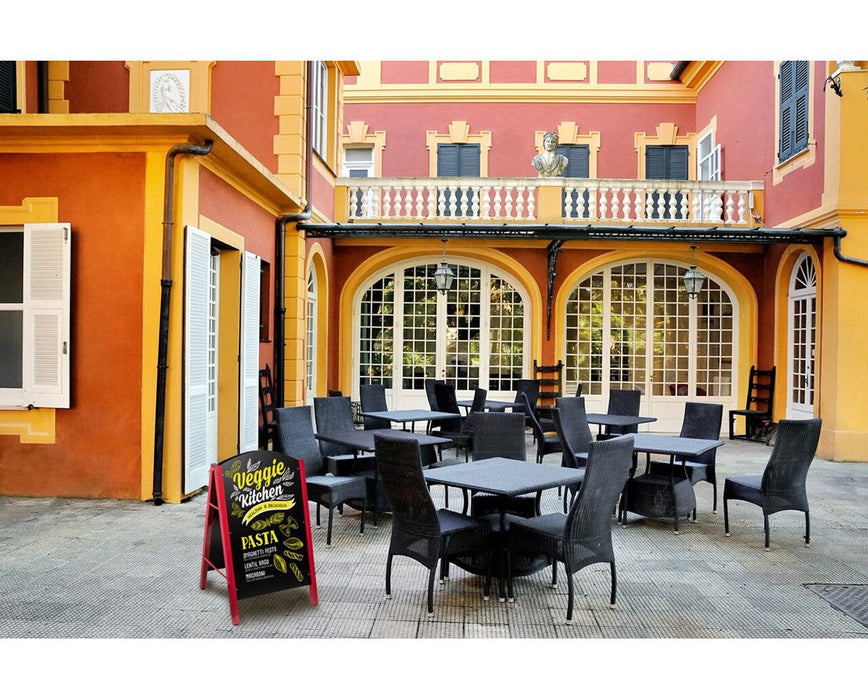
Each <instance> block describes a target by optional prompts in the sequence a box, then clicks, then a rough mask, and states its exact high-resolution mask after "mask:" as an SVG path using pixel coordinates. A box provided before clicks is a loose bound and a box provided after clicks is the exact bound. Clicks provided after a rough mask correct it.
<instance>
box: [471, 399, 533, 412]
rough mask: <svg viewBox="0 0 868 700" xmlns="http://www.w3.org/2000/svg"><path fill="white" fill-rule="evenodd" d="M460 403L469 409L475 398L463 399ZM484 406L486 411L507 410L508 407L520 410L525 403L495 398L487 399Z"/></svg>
mask: <svg viewBox="0 0 868 700" xmlns="http://www.w3.org/2000/svg"><path fill="white" fill-rule="evenodd" d="M458 405H459V406H461V407H462V408H466V409H467V410H468V411H469V410H470V409H471V408H472V407H473V399H462V400H461V401H458ZM482 408H483V410H484V411H505V410H506V409H507V408H508V409H510V410H512V411H520V410H521V409H522V408H524V404H521V403H516V402H515V401H496V400H495V399H486V400H485V405H484V406H483V407H482Z"/></svg>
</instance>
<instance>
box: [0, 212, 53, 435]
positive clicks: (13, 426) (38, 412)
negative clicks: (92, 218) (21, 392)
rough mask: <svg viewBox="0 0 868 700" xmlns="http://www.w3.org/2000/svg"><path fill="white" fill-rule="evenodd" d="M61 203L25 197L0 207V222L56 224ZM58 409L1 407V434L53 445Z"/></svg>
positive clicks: (15, 224) (3, 224) (8, 224)
mask: <svg viewBox="0 0 868 700" xmlns="http://www.w3.org/2000/svg"><path fill="white" fill-rule="evenodd" d="M59 206H60V202H59V200H58V198H57V197H25V198H24V199H22V200H21V205H20V206H2V207H0V226H23V225H24V224H40V223H42V224H56V223H57V212H58V209H59ZM56 410H57V409H54V408H34V409H31V410H27V409H11V410H5V409H3V410H0V435H18V439H19V441H20V442H21V443H24V444H27V443H34V444H47V445H53V444H55V443H56V442H57V432H56V423H55V421H56V415H57V414H56Z"/></svg>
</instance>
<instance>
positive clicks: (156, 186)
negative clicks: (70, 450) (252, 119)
mask: <svg viewBox="0 0 868 700" xmlns="http://www.w3.org/2000/svg"><path fill="white" fill-rule="evenodd" d="M165 159H166V151H165V150H153V151H148V152H147V153H146V154H145V181H144V222H143V223H144V240H143V241H142V369H141V372H142V403H141V421H142V430H141V453H142V464H141V494H140V497H141V500H143V501H146V500H149V499H150V498H153V491H154V470H153V465H154V431H155V416H154V410H155V406H156V395H157V350H158V345H159V335H160V322H159V320H160V293H161V286H160V279H161V277H162V250H163V182H164V180H165V170H166V166H165V162H166V160H165ZM176 228H177V227H176ZM174 289H175V290H177V285H175V286H174ZM174 294H177V291H174ZM163 455H164V457H163V459H164V466H165V464H166V457H165V455H166V453H165V451H164V453H163Z"/></svg>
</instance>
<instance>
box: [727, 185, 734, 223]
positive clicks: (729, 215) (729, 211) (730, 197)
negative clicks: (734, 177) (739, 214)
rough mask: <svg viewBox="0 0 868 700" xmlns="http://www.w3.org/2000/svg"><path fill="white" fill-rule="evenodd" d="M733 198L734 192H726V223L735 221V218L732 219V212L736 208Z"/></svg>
mask: <svg viewBox="0 0 868 700" xmlns="http://www.w3.org/2000/svg"><path fill="white" fill-rule="evenodd" d="M732 200H733V193H732V192H727V193H726V223H728V224H731V223H733V220H732V212H733V209H734V208H735V207H734V205H733V201H732Z"/></svg>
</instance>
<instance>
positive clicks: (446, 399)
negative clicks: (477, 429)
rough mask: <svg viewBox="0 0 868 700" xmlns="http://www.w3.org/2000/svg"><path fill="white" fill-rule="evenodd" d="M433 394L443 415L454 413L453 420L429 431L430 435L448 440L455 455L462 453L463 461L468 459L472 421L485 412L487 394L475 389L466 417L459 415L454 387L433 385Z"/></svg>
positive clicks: (448, 420)
mask: <svg viewBox="0 0 868 700" xmlns="http://www.w3.org/2000/svg"><path fill="white" fill-rule="evenodd" d="M434 393H435V396H436V397H437V405H438V406H439V409H438V410H440V411H443V412H444V413H454V414H455V419H454V420H451V419H446V421H445V422H444V423H443V424H441V426H440V428H439V429H437V430H433V431H431V433H432V435H439V436H440V437H445V438H449V439H450V440H452V444H453V445H455V451H456V454H458V453H460V452H461V451H462V450H463V451H464V457H465V461H469V459H470V451H471V450H472V449H473V421H474V417H475V416H476V414H477V413H482V412H483V411H484V410H485V398H486V396H487V395H488V392H487V391H486V390H485V389H476V390H475V391H474V392H473V405H472V406H471V407H470V411H469V412H468V414H467V415H466V416H462V415H461V409H459V407H458V400H457V399H456V397H455V387H454V386H453V385H452V384H435V385H434Z"/></svg>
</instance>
